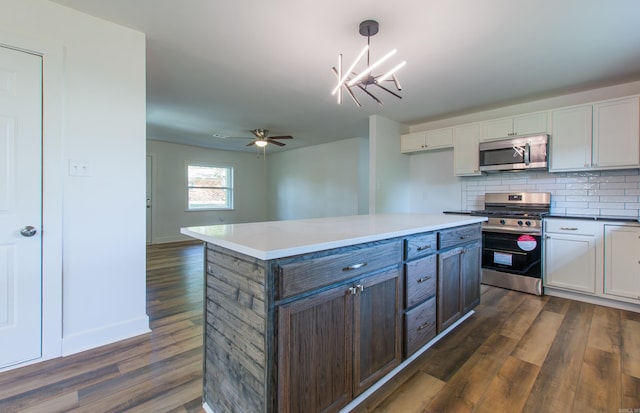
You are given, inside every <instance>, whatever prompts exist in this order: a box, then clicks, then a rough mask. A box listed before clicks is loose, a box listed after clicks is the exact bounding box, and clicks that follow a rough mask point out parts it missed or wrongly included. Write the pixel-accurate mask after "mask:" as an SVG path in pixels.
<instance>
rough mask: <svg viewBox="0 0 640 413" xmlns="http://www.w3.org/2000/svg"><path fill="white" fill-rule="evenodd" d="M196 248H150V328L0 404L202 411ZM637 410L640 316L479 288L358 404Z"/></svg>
mask: <svg viewBox="0 0 640 413" xmlns="http://www.w3.org/2000/svg"><path fill="white" fill-rule="evenodd" d="M202 254H203V248H202V246H201V245H194V244H185V243H180V244H163V245H155V246H151V247H148V249H147V312H148V314H149V317H150V320H151V328H152V330H153V332H152V333H150V334H146V335H143V336H140V337H136V338H132V339H129V340H125V341H122V342H118V343H115V344H112V345H108V346H104V347H101V348H98V349H94V350H90V351H86V352H83V353H80V354H75V355H72V356H69V357H64V358H59V359H55V360H50V361H46V362H43V363H39V364H36V365H32V366H27V367H23V368H20V369H15V370H12V371H9V372H5V373H0V412H2V413H5V412H43V413H44V412H46V413H50V412H124V411H126V412H203V411H204V410H203V409H202V407H201V387H202V377H201V376H202V322H203V320H202V305H203V303H202V272H203V261H202V260H203V255H202ZM634 409H640V314H638V313H633V312H628V311H621V310H616V309H611V308H606V307H601V306H596V305H591V304H585V303H580V302H575V301H570V300H564V299H560V298H555V297H547V296H545V297H535V296H532V295H528V294H521V293H517V292H514V291H507V290H502V289H499V288H493V287H485V286H483V288H482V300H481V304H480V305H479V306H478V307H477V308H476V314H474V315H473V316H472V317H470V318H469V319H468V320H467V321H465V322H464V323H463V324H462V325H460V326H459V327H458V329H456V330H455V331H454V332H452V333H451V334H449V335H448V336H447V337H445V338H444V339H442V340H441V341H439V342H438V343H437V344H436V345H435V346H434V347H432V348H431V349H429V350H428V351H427V352H425V353H424V354H423V355H422V356H421V357H420V358H418V359H417V360H416V361H415V362H414V363H413V364H412V365H411V366H409V368H407V369H406V370H405V371H403V372H402V373H400V374H399V375H398V376H396V377H395V378H394V379H392V380H391V381H390V382H389V383H387V384H386V385H385V386H383V387H382V388H381V389H380V390H379V391H378V392H376V393H375V394H374V395H373V396H372V397H370V398H369V399H368V400H366V401H365V402H364V403H363V404H361V405H360V406H359V407H358V408H357V409H356V410H355V411H356V412H358V413H360V412H371V411H374V412H394V413H412V412H442V413H450V412H491V413H518V412H531V413H538V412H549V413H551V412H553V413H565V412H567V413H568V412H575V413H578V412H579V413H583V412H607V413H628V412H631V413H635V412H634ZM639 411H640V410H639ZM249 413H253V412H249ZM301 413H302V412H301Z"/></svg>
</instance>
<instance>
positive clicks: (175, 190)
mask: <svg viewBox="0 0 640 413" xmlns="http://www.w3.org/2000/svg"><path fill="white" fill-rule="evenodd" d="M147 154H148V155H151V156H152V158H153V166H152V169H153V176H152V177H151V180H152V182H153V188H154V194H153V208H152V214H153V215H152V230H151V233H152V240H151V242H152V243H153V244H156V243H163V242H175V241H183V240H187V239H189V238H188V237H186V236H184V235H181V234H180V228H181V227H188V226H197V225H212V224H234V223H238V222H256V221H265V220H267V216H268V214H267V198H266V194H267V162H268V161H269V159H270V155H268V156H267V160H264V159H262V158H260V159H258V158H256V154H255V153H243V152H231V151H218V150H212V149H205V148H198V147H194V146H187V145H176V144H173V143H167V142H161V141H154V140H148V141H147ZM189 161H195V162H205V163H213V164H222V165H229V166H233V167H234V186H235V188H234V207H235V208H234V210H231V211H185V209H186V182H187V178H186V165H187V162H189Z"/></svg>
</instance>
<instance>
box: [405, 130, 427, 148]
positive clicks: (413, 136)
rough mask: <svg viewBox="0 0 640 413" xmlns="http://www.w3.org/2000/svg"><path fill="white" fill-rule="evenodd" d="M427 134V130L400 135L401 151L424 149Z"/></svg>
mask: <svg viewBox="0 0 640 413" xmlns="http://www.w3.org/2000/svg"><path fill="white" fill-rule="evenodd" d="M425 136H426V133H425V132H416V133H409V134H406V135H402V136H400V152H403V153H404V152H415V151H423V150H424V140H425Z"/></svg>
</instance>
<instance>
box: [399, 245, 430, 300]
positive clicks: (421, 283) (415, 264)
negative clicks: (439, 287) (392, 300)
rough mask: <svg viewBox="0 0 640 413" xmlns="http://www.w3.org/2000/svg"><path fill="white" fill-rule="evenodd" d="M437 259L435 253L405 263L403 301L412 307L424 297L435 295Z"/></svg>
mask: <svg viewBox="0 0 640 413" xmlns="http://www.w3.org/2000/svg"><path fill="white" fill-rule="evenodd" d="M437 263H438V259H437V256H436V255H430V256H428V257H424V258H421V259H419V260H415V261H411V262H408V263H406V264H405V283H406V284H405V289H404V291H405V303H406V307H413V306H414V305H416V304H418V303H419V302H421V301H424V300H425V299H426V298H429V297H431V296H432V295H435V293H436V281H437V268H438V265H437Z"/></svg>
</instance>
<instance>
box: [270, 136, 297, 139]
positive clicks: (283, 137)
mask: <svg viewBox="0 0 640 413" xmlns="http://www.w3.org/2000/svg"><path fill="white" fill-rule="evenodd" d="M269 139H293V136H271V137H269Z"/></svg>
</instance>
